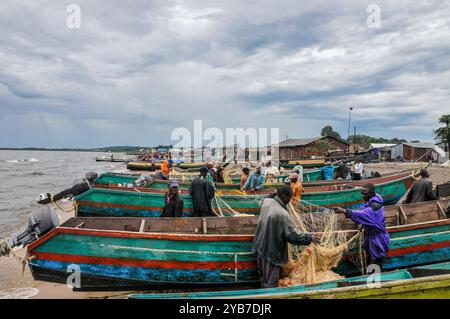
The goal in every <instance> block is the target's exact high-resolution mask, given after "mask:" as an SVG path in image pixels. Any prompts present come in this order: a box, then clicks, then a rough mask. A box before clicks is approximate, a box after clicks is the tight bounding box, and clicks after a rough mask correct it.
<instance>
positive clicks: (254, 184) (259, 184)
mask: <svg viewBox="0 0 450 319" xmlns="http://www.w3.org/2000/svg"><path fill="white" fill-rule="evenodd" d="M264 183H265V179H264V175H262V174H261V167H257V168H256V171H255V172H254V173H253V174H252V175H250V177H249V178H248V179H247V181H246V182H245V184H244V186H243V187H242V189H243V190H244V191H246V190H250V191H253V192H254V191H259V190H261V189H263V188H264Z"/></svg>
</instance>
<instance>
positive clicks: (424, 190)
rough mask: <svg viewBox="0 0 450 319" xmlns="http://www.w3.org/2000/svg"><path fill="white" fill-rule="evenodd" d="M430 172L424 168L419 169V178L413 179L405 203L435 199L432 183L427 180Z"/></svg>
mask: <svg viewBox="0 0 450 319" xmlns="http://www.w3.org/2000/svg"><path fill="white" fill-rule="evenodd" d="M429 177H430V173H429V172H428V171H427V170H426V169H421V170H420V179H419V180H417V181H415V182H414V184H413V186H412V187H411V190H410V191H409V193H408V196H407V197H406V200H405V203H406V204H409V203H418V202H427V201H430V200H436V199H437V197H436V196H435V195H434V194H433V183H432V182H431V181H430V180H429Z"/></svg>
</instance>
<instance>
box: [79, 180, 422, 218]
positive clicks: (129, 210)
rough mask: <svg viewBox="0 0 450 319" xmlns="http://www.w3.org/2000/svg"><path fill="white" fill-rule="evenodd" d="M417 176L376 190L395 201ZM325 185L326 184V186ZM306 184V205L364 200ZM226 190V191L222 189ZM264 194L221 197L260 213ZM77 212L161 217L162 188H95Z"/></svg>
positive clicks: (356, 192)
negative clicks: (153, 189) (155, 189)
mask: <svg viewBox="0 0 450 319" xmlns="http://www.w3.org/2000/svg"><path fill="white" fill-rule="evenodd" d="M413 180H414V178H413V177H412V176H411V175H408V176H405V177H403V178H399V179H393V180H389V181H386V182H382V183H379V184H376V185H375V188H376V191H377V193H378V194H380V195H381V196H382V197H383V199H384V204H385V205H392V204H395V203H397V201H398V200H399V199H400V198H402V197H403V195H404V194H405V193H406V192H407V191H408V189H409V188H410V187H411V186H412V183H413ZM323 187H325V186H323ZM323 187H322V186H321V187H319V189H315V188H307V189H305V192H304V194H303V195H302V202H303V203H304V204H306V205H316V206H321V207H347V208H357V207H359V206H360V205H361V204H362V203H363V200H362V198H361V189H360V187H352V188H348V189H346V188H345V189H340V190H339V188H337V187H336V188H334V186H328V187H329V189H328V190H326V191H323ZM223 192H224V191H223ZM181 196H182V198H183V200H184V214H185V216H191V214H192V199H191V196H190V195H188V194H186V193H184V194H183V193H182V194H181ZM266 196H267V193H265V194H256V195H222V196H216V197H219V198H220V199H219V201H223V203H225V204H226V205H228V207H230V208H232V209H233V210H234V211H236V212H238V213H240V214H258V213H259V208H260V205H261V202H262V200H263V199H264V198H265V197H266ZM75 200H76V206H77V214H78V216H88V217H89V216H90V217H95V216H111V217H112V216H117V217H119V216H123V217H132V216H133V217H158V216H160V214H161V211H162V208H163V207H164V196H163V194H162V193H161V190H159V191H155V192H152V191H151V190H150V191H146V192H143V191H141V190H139V189H134V188H122V189H108V188H106V189H105V188H96V187H94V188H92V189H91V190H89V191H87V192H86V193H83V194H81V195H79V196H77V197H76V198H75ZM220 205H223V204H218V201H217V200H213V207H214V208H215V209H217V210H218V208H219V206H220Z"/></svg>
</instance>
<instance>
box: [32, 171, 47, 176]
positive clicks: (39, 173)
mask: <svg viewBox="0 0 450 319" xmlns="http://www.w3.org/2000/svg"><path fill="white" fill-rule="evenodd" d="M29 175H31V176H42V175H45V174H44V173H43V172H31V173H30V174H29Z"/></svg>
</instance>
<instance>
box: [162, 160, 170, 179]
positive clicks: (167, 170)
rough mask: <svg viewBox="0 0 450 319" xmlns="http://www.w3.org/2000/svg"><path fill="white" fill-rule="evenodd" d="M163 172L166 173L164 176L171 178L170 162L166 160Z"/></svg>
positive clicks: (163, 164)
mask: <svg viewBox="0 0 450 319" xmlns="http://www.w3.org/2000/svg"><path fill="white" fill-rule="evenodd" d="M161 170H162V172H163V173H164V175H166V176H169V173H170V171H169V161H168V160H167V159H166V160H164V162H163V163H162V165H161Z"/></svg>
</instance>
